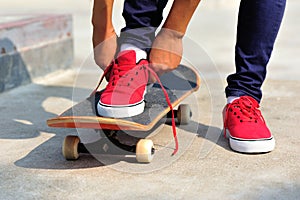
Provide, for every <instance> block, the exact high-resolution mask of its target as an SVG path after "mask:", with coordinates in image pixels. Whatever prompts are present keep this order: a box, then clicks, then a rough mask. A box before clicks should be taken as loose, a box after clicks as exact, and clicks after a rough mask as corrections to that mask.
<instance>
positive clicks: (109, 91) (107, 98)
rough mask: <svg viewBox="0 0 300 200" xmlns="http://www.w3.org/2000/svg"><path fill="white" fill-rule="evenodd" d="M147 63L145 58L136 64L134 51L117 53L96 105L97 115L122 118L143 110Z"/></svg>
mask: <svg viewBox="0 0 300 200" xmlns="http://www.w3.org/2000/svg"><path fill="white" fill-rule="evenodd" d="M148 64H149V63H148V61H147V60H140V61H139V63H137V64H136V54H135V51H132V50H128V51H122V52H121V53H119V55H118V57H117V59H116V62H115V63H114V64H113V65H112V66H111V69H109V70H110V72H109V73H110V75H109V81H108V84H107V86H106V88H105V90H104V92H103V93H102V94H101V97H100V100H99V103H98V105H97V109H98V114H99V115H101V116H105V117H113V118H124V117H132V116H135V115H138V114H140V113H142V112H143V111H144V107H145V102H144V95H145V94H146V86H147V83H148V69H147V68H148V67H147V65H148Z"/></svg>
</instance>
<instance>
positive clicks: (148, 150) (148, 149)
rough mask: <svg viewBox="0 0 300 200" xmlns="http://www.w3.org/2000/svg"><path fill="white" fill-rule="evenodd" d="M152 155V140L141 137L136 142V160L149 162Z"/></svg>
mask: <svg viewBox="0 0 300 200" xmlns="http://www.w3.org/2000/svg"><path fill="white" fill-rule="evenodd" d="M153 156H154V145H153V142H152V140H149V139H141V140H139V141H138V143H137V144H136V160H137V161H138V162H140V163H150V162H151V161H152V159H153Z"/></svg>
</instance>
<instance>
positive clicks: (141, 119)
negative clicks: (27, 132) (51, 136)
mask: <svg viewBox="0 0 300 200" xmlns="http://www.w3.org/2000/svg"><path fill="white" fill-rule="evenodd" d="M160 81H161V84H162V86H163V87H164V89H165V92H166V93H167V94H168V97H169V100H170V102H169V103H170V104H171V105H172V107H173V108H174V107H176V106H178V109H177V110H174V111H173V116H174V117H175V118H176V120H177V123H178V124H187V123H188V122H189V120H190V118H191V116H192V112H191V109H190V107H189V105H187V104H181V105H179V104H180V102H182V101H183V100H184V99H185V98H187V97H188V96H189V95H191V94H192V93H193V92H196V91H197V90H198V88H199V86H200V77H199V75H198V73H197V72H196V71H195V70H194V69H192V68H189V67H187V66H184V65H179V66H178V67H177V68H176V69H175V70H173V71H171V72H168V73H166V74H164V75H162V76H161V77H160ZM162 86H161V85H160V84H158V83H157V82H156V83H154V84H151V85H149V86H147V93H146V95H145V109H144V112H143V113H141V114H139V115H137V116H133V117H130V118H108V117H101V116H99V115H98V114H97V109H96V107H97V103H98V101H99V98H100V96H101V93H102V91H97V92H95V93H93V94H92V95H91V96H90V97H88V98H87V99H85V100H84V101H82V102H80V103H78V104H76V105H74V106H73V107H71V108H69V109H68V110H66V111H65V112H63V113H62V114H61V115H59V116H57V117H55V118H51V119H48V120H47V124H48V126H50V127H57V128H77V129H78V128H80V129H94V130H101V132H103V133H104V135H105V137H106V138H108V139H109V140H110V141H111V143H113V145H116V146H118V147H120V148H122V149H124V150H126V151H129V152H133V153H135V155H136V159H137V161H138V162H141V163H149V162H151V160H152V159H153V156H154V153H155V148H154V145H153V142H152V141H151V140H150V139H147V137H146V136H147V135H149V134H151V132H152V130H153V129H155V128H156V125H158V124H159V122H161V121H162V119H164V118H170V117H172V112H171V108H170V105H169V104H168V103H167V101H166V98H165V96H164V95H165V94H164V92H163V90H162V88H161V87H162ZM127 131H132V132H134V133H135V135H138V136H132V135H131V134H127ZM145 133H147V134H145ZM145 135H146V136H145ZM87 145H92V146H99V149H101V148H100V146H101V145H107V144H101V142H98V143H97V144H96V143H95V144H87ZM87 145H86V144H82V143H81V142H80V138H79V137H78V136H67V137H66V138H65V140H64V142H63V147H62V152H63V155H64V157H65V158H66V159H67V160H76V159H78V157H79V153H89V150H88V148H86V146H87ZM106 149H107V148H106ZM106 153H107V152H106Z"/></svg>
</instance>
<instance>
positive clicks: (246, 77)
mask: <svg viewBox="0 0 300 200" xmlns="http://www.w3.org/2000/svg"><path fill="white" fill-rule="evenodd" d="M166 4H167V0H125V3H124V11H123V17H124V19H125V21H126V27H125V28H123V29H122V33H121V42H122V43H123V42H125V43H129V44H133V45H135V46H137V47H139V48H141V49H146V50H147V49H148V48H149V47H151V44H152V41H153V39H154V37H155V31H156V27H158V26H159V25H160V23H161V21H162V12H163V9H164V7H165V6H166ZM285 4H286V0H241V3H240V9H239V17H238V27H237V38H236V46H235V64H236V72H235V73H234V74H231V75H229V76H228V77H227V82H228V86H227V87H226V89H225V92H226V96H227V97H228V96H243V95H249V96H252V97H253V98H255V99H256V100H257V101H258V102H260V100H261V98H262V92H261V86H262V84H263V82H264V80H265V77H266V72H267V64H268V62H269V59H270V56H271V53H272V50H273V46H274V42H275V39H276V36H277V33H278V31H279V27H280V24H281V21H282V17H283V13H284V10H285ZM136 28H141V29H137V30H134V29H136Z"/></svg>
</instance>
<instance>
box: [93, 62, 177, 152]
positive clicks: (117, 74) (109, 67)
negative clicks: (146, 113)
mask: <svg viewBox="0 0 300 200" xmlns="http://www.w3.org/2000/svg"><path fill="white" fill-rule="evenodd" d="M113 66H114V63H111V64H110V65H109V66H108V67H107V68H106V69H105V70H104V73H103V75H102V77H101V78H100V80H99V83H98V85H97V87H96V88H95V89H94V91H93V92H92V93H91V95H90V96H93V95H95V94H96V92H97V90H98V88H99V87H100V85H101V83H102V81H103V79H104V77H105V76H106V75H107V74H108V72H110V71H111V70H116V71H113V74H114V75H115V76H118V77H116V79H117V78H120V77H121V76H122V75H123V74H124V72H123V73H122V72H121V70H120V68H119V67H114V68H113V69H111V68H112V67H113ZM142 67H145V69H146V70H148V71H149V72H150V73H151V74H152V75H153V77H154V78H155V79H156V81H157V82H158V83H159V85H160V87H161V89H162V91H163V93H164V96H165V98H166V102H167V104H168V106H169V108H170V110H171V113H172V131H173V138H174V141H175V149H174V151H173V153H172V156H173V155H175V154H176V153H177V152H178V149H179V143H178V138H177V131H176V123H175V114H174V109H173V106H172V103H171V101H170V98H169V95H168V93H167V91H166V89H165V87H164V86H163V84H162V83H161V81H160V79H159V77H158V75H157V74H156V72H155V71H154V70H153V69H152V68H150V67H149V66H148V65H142ZM120 72H121V73H120ZM115 81H116V80H115ZM118 84H119V83H118Z"/></svg>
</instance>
